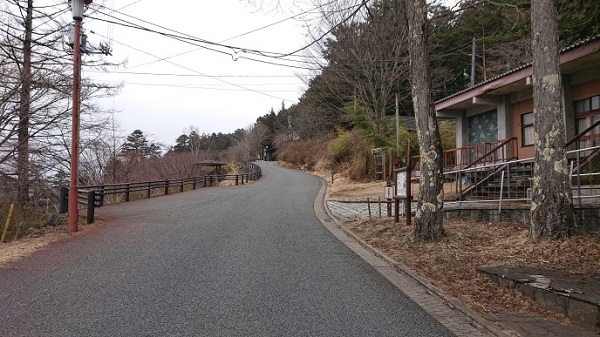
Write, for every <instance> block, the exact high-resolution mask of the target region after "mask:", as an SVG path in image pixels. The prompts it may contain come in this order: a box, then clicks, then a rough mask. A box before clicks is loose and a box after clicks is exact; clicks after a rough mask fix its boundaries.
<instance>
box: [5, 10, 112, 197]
mask: <svg viewBox="0 0 600 337" xmlns="http://www.w3.org/2000/svg"><path fill="white" fill-rule="evenodd" d="M34 4H37V2H34V1H31V0H28V1H25V2H23V1H17V0H9V1H6V2H4V3H3V4H2V5H1V6H0V17H1V20H0V59H1V60H2V61H0V67H2V70H3V71H4V75H3V76H2V80H1V81H0V84H2V91H1V92H2V98H1V100H0V108H1V109H2V110H1V111H0V116H1V117H0V126H1V129H0V144H3V145H8V147H4V146H3V147H2V150H1V151H0V170H1V171H2V172H3V174H6V175H10V176H14V177H15V178H16V179H17V180H18V181H19V183H18V199H19V200H20V201H21V202H27V201H28V200H29V199H30V196H31V193H29V188H30V184H31V183H32V182H37V183H42V182H43V181H45V179H46V178H47V177H50V176H54V175H56V174H58V173H61V172H65V171H68V169H69V157H70V152H69V151H70V146H68V145H67V144H69V143H70V135H71V132H70V123H69V121H70V112H71V106H72V102H71V90H72V86H71V83H72V79H71V75H72V65H71V62H72V60H71V58H72V56H71V55H70V54H69V49H68V47H66V44H65V41H64V37H65V36H66V27H67V26H68V24H67V23H65V22H64V21H61V17H62V16H61V15H60V14H61V13H63V12H64V11H65V10H66V9H67V7H66V3H61V4H62V6H56V5H50V6H47V5H41V6H40V5H37V6H35V5H34ZM87 59H88V60H87V62H86V65H88V66H90V65H93V66H98V67H102V66H104V65H105V62H104V61H102V59H101V58H97V57H88V58H87ZM82 84H83V85H82V94H81V98H82V102H81V107H82V109H81V118H82V123H81V129H80V130H81V133H82V137H81V140H82V150H83V149H85V147H86V146H87V144H88V141H89V144H93V145H94V146H96V145H97V144H98V142H96V140H97V139H98V138H99V137H98V134H99V133H100V132H101V131H102V130H104V124H105V120H104V117H105V115H104V110H103V109H102V108H100V107H98V106H95V105H93V104H92V103H91V100H92V99H93V98H95V97H104V96H106V95H112V94H114V93H115V89H118V88H115V87H114V86H111V85H104V84H102V83H96V82H92V81H89V80H85V79H84V80H83V83H82ZM92 115H93V116H92ZM5 149H6V150H5ZM30 168H31V169H30ZM37 190H42V189H39V188H38V189H37Z"/></svg>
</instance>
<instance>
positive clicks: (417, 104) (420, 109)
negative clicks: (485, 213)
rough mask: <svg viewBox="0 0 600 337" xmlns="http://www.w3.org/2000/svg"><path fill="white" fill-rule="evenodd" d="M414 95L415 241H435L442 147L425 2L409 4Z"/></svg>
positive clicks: (417, 0)
mask: <svg viewBox="0 0 600 337" xmlns="http://www.w3.org/2000/svg"><path fill="white" fill-rule="evenodd" d="M404 4H405V11H406V15H407V21H408V42H409V43H408V45H409V55H410V74H411V91H412V99H413V106H414V110H415V117H416V121H417V136H418V139H419V144H420V148H421V153H420V155H421V181H420V184H419V191H420V193H419V200H418V202H417V214H416V216H415V229H414V237H415V240H418V241H432V240H436V239H438V238H440V237H442V236H444V227H443V211H444V210H443V205H444V190H443V172H442V169H443V167H442V143H441V140H440V132H439V127H438V123H437V118H436V115H435V105H434V102H433V97H432V93H431V91H432V90H431V78H430V73H429V51H428V48H427V28H426V27H427V21H426V14H427V7H426V3H425V0H406V1H405V2H404Z"/></svg>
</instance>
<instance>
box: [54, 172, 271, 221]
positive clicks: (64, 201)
mask: <svg viewBox="0 0 600 337" xmlns="http://www.w3.org/2000/svg"><path fill="white" fill-rule="evenodd" d="M242 171H243V172H244V173H240V174H210V175H208V174H207V175H203V176H199V177H192V178H178V179H165V180H154V181H142V182H128V183H121V184H105V185H91V186H79V188H78V189H77V203H78V204H79V205H81V206H82V207H84V208H86V210H87V216H86V220H87V223H92V222H94V209H95V208H96V207H102V206H104V204H105V202H106V201H107V200H106V199H107V197H108V196H115V197H114V198H113V199H112V200H111V202H108V203H111V204H112V203H119V202H129V201H131V200H132V199H133V200H137V199H144V198H151V197H153V196H161V195H168V194H170V193H173V192H174V191H173V189H174V188H176V190H175V192H183V191H184V190H186V186H187V187H188V190H195V189H196V188H202V187H211V186H214V185H216V184H218V183H219V182H221V181H226V180H230V181H235V185H236V186H237V185H239V184H242V185H243V184H244V183H248V182H250V181H254V180H258V179H259V178H261V177H262V169H261V168H260V166H258V165H256V164H252V163H245V164H244V165H243V166H242ZM119 196H120V197H121V198H119ZM68 200H69V189H68V187H61V189H60V213H66V212H67V205H68Z"/></svg>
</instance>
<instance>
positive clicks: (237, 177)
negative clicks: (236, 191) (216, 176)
mask: <svg viewBox="0 0 600 337" xmlns="http://www.w3.org/2000/svg"><path fill="white" fill-rule="evenodd" d="M239 178H240V176H239V175H237V174H236V175H235V186H237V185H238V180H239Z"/></svg>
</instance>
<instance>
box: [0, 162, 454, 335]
mask: <svg viewBox="0 0 600 337" xmlns="http://www.w3.org/2000/svg"><path fill="white" fill-rule="evenodd" d="M261 166H262V167H263V170H264V177H263V178H262V179H261V180H260V181H258V182H256V183H254V184H250V185H244V186H238V187H223V188H221V187H218V188H207V189H199V190H196V191H192V192H186V193H179V194H173V195H170V196H166V197H159V198H153V199H149V200H142V201H136V202H132V203H128V204H118V205H112V206H105V207H103V208H100V209H98V211H97V215H98V216H99V217H100V218H102V219H105V220H106V221H107V224H106V225H103V226H101V227H100V228H98V229H94V230H90V231H88V232H87V233H83V234H81V235H77V236H75V237H72V238H70V239H68V240H64V241H61V242H58V243H56V244H52V245H50V246H49V247H47V248H46V249H43V250H41V251H39V252H37V253H36V254H34V255H33V256H31V257H29V258H26V259H23V260H21V261H18V262H15V263H12V264H9V265H8V266H6V267H3V268H0V318H1V319H0V336H3V337H8V336H452V333H451V332H449V331H448V330H446V328H444V327H443V326H442V325H440V324H439V323H438V322H437V321H436V320H434V319H433V318H432V317H431V316H430V315H429V314H427V313H426V312H425V311H423V310H422V309H421V308H420V307H419V306H417V305H416V304H415V303H414V302H412V301H411V300H410V299H408V298H407V297H406V296H405V295H404V294H403V293H402V292H400V291H399V290H398V289H397V288H395V287H394V286H392V285H391V284H390V283H389V282H388V281H387V280H386V279H385V278H384V277H383V276H381V275H380V274H379V273H377V272H376V271H375V270H374V269H373V268H372V267H371V266H370V265H368V264H367V263H365V262H364V261H363V260H361V259H360V258H359V257H358V256H356V255H355V254H354V253H352V251H350V249H348V248H347V247H346V246H345V245H343V244H342V243H341V242H340V241H338V240H337V239H336V238H335V237H334V236H333V235H332V234H331V233H329V232H328V231H327V229H326V228H324V227H323V225H322V224H321V223H320V222H319V219H318V218H317V217H316V215H315V212H314V209H313V203H314V201H315V197H316V196H317V193H318V191H319V189H320V188H321V186H322V185H321V181H320V180H319V179H317V178H315V177H312V176H308V175H305V174H302V173H299V172H295V171H291V170H286V169H282V168H279V167H277V166H275V165H274V164H272V163H261Z"/></svg>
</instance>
